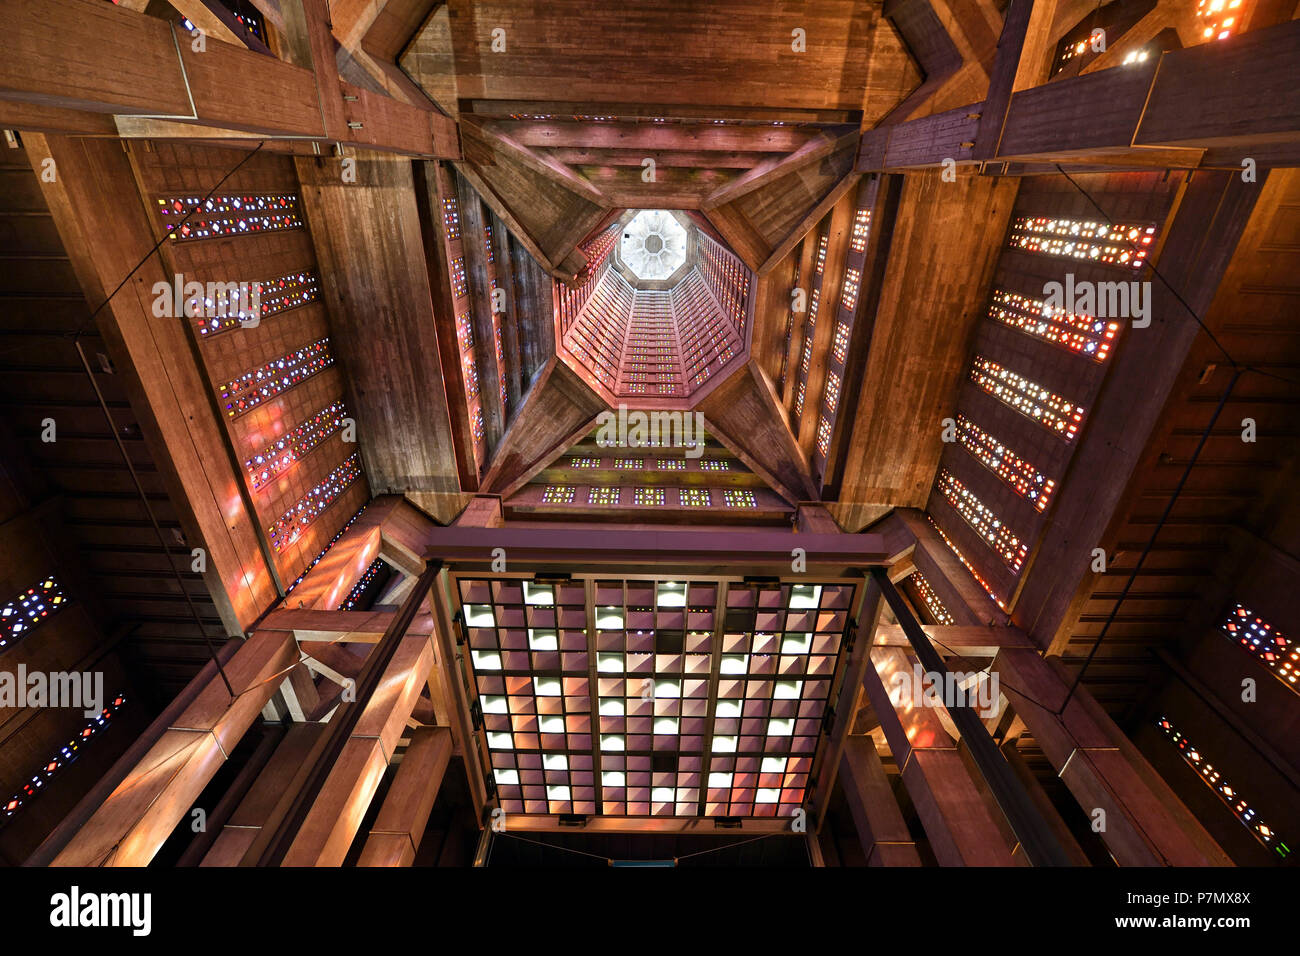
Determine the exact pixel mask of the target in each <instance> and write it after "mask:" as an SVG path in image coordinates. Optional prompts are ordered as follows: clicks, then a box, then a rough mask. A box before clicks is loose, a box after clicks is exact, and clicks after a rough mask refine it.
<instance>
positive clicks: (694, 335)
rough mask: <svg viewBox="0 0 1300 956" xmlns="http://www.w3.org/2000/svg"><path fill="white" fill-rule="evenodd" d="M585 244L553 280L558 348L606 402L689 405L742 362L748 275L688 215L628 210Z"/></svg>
mask: <svg viewBox="0 0 1300 956" xmlns="http://www.w3.org/2000/svg"><path fill="white" fill-rule="evenodd" d="M683 234H684V236H685V238H684V241H683V239H682V236H683ZM683 245H684V248H682V246H683ZM678 250H680V252H681V253H684V255H680V254H679V255H677V256H676V257H673V256H668V255H665V253H667V252H670V251H678ZM582 251H583V253H584V255H585V256H586V257H587V261H588V267H587V269H586V271H585V272H584V274H583V275H580V276H579V277H578V279H577V281H576V282H575V283H574V284H572V285H566V284H563V283H560V282H557V283H556V300H557V308H556V322H557V335H556V341H557V343H558V346H557V351H558V352H559V354H560V358H561V359H562V360H563V361H564V362H565V363H566V364H568V365H569V367H571V368H572V369H573V370H574V371H575V372H577V373H578V375H580V376H581V377H582V378H583V379H584V380H585V381H586V382H587V383H588V384H589V385H591V386H592V388H594V389H595V390H596V391H597V392H598V393H599V394H600V395H601V396H602V397H603V398H604V399H605V400H606V401H608V402H609V403H610V404H611V405H613V404H626V405H628V406H631V407H640V406H645V407H655V408H684V407H691V406H693V405H694V404H696V403H697V402H699V401H700V400H701V399H702V398H703V397H704V395H705V394H707V392H709V391H711V390H712V388H713V387H714V386H715V385H716V384H717V383H718V382H720V381H722V379H723V378H724V377H725V376H726V373H728V372H729V371H732V370H734V369H735V368H738V367H739V366H741V365H743V364H744V361H745V358H746V356H747V354H748V346H749V339H748V330H749V326H750V311H751V309H752V302H751V296H750V287H751V284H752V281H753V276H752V274H751V273H750V271H749V269H748V268H747V267H746V266H745V265H744V263H742V262H741V261H740V259H739V258H738V257H737V256H736V255H735V254H734V253H732V252H731V250H730V249H728V248H727V247H726V245H725V244H723V243H722V242H720V241H719V240H718V239H717V238H715V237H714V236H712V235H709V233H708V232H707V231H706V230H705V229H703V228H701V227H700V225H699V224H698V223H697V222H696V221H695V220H694V219H692V218H691V217H689V216H688V215H686V214H685V213H680V212H669V211H666V210H629V211H627V212H625V213H624V214H623V215H622V216H620V217H619V218H618V219H617V220H616V221H615V222H613V223H612V224H610V225H609V226H607V227H606V228H604V229H602V230H601V231H599V232H598V233H597V234H596V235H595V236H593V237H592V238H591V239H590V240H589V241H588V242H586V243H584V244H583V246H582ZM679 263H680V264H679ZM650 275H662V276H663V278H644V276H650Z"/></svg>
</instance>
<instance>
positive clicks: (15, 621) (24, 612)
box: [0, 574, 68, 648]
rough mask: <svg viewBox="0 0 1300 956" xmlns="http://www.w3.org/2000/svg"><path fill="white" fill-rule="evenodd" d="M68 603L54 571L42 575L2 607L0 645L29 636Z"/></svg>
mask: <svg viewBox="0 0 1300 956" xmlns="http://www.w3.org/2000/svg"><path fill="white" fill-rule="evenodd" d="M67 604H68V598H67V597H66V596H65V595H64V593H63V588H62V586H60V584H59V582H58V581H57V580H56V579H55V577H54V575H52V574H51V575H48V576H46V577H43V578H41V579H40V580H39V581H37V582H36V583H35V584H33V585H32V586H31V587H29V588H28V589H27V590H26V591H24V592H23V593H22V594H19V595H18V596H17V597H16V598H14V599H13V600H12V601H10V602H9V603H8V604H6V605H5V606H4V608H3V609H0V648H6V647H9V646H10V645H12V644H14V643H16V642H17V641H19V640H21V639H22V638H24V637H26V636H27V635H28V634H30V633H31V632H32V631H33V630H35V629H36V628H37V627H38V626H40V625H41V624H42V623H44V622H45V621H46V620H48V619H49V617H50V616H51V615H53V614H57V613H58V612H59V611H62V610H63V609H64V607H66V606H67Z"/></svg>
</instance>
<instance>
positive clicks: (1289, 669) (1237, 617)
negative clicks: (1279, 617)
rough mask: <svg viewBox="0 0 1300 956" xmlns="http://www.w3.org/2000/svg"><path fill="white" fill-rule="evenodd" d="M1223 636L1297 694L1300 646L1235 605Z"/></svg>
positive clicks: (1226, 622)
mask: <svg viewBox="0 0 1300 956" xmlns="http://www.w3.org/2000/svg"><path fill="white" fill-rule="evenodd" d="M1223 633H1224V634H1226V635H1228V637H1229V638H1230V639H1232V640H1234V641H1236V642H1237V643H1238V644H1240V645H1241V646H1242V647H1244V648H1245V649H1246V650H1248V651H1250V652H1251V653H1252V654H1254V655H1255V656H1256V657H1258V658H1259V659H1260V660H1261V661H1263V662H1264V663H1265V664H1267V665H1268V666H1269V667H1270V668H1271V669H1272V671H1273V673H1274V674H1275V675H1277V679H1278V680H1280V681H1281V682H1282V683H1283V684H1285V685H1286V686H1287V687H1290V688H1291V689H1292V690H1293V691H1295V692H1296V693H1300V683H1298V682H1300V645H1297V644H1296V642H1295V641H1293V640H1292V639H1291V638H1289V637H1286V636H1284V635H1283V634H1282V632H1281V631H1279V630H1277V629H1276V628H1275V627H1273V625H1272V624H1269V623H1268V622H1267V621H1265V620H1264V619H1263V618H1262V617H1259V616H1258V615H1256V614H1255V613H1254V612H1253V611H1250V610H1248V609H1247V608H1244V607H1242V606H1241V605H1240V604H1238V605H1236V606H1235V607H1234V608H1233V609H1232V610H1231V611H1230V612H1229V613H1228V619H1227V620H1226V621H1224V622H1223Z"/></svg>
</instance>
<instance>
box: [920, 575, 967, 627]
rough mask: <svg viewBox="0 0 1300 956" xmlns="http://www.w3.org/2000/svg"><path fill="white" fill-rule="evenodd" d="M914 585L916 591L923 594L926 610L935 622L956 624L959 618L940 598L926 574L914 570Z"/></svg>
mask: <svg viewBox="0 0 1300 956" xmlns="http://www.w3.org/2000/svg"><path fill="white" fill-rule="evenodd" d="M912 585H913V586H914V587H915V588H916V593H917V594H919V595H921V600H922V601H924V602H925V607H926V610H928V611H929V612H930V616H931V617H933V618H934V623H935V624H945V625H946V624H956V623H957V619H956V618H955V617H953V616H952V612H951V611H949V610H948V608H947V607H946V606H945V605H944V603H943V601H942V600H940V598H939V595H938V594H936V593H935V592H934V588H933V587H931V586H930V582H929V581H927V580H926V579H925V575H924V574H922V573H921V572H920V571H913V572H912Z"/></svg>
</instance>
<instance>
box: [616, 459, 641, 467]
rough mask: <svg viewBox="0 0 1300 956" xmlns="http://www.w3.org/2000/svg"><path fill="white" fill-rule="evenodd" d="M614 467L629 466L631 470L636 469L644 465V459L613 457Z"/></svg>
mask: <svg viewBox="0 0 1300 956" xmlns="http://www.w3.org/2000/svg"><path fill="white" fill-rule="evenodd" d="M614 467H615V468H630V469H632V470H636V469H638V468H644V467H645V459H644V458H615V459H614Z"/></svg>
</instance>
